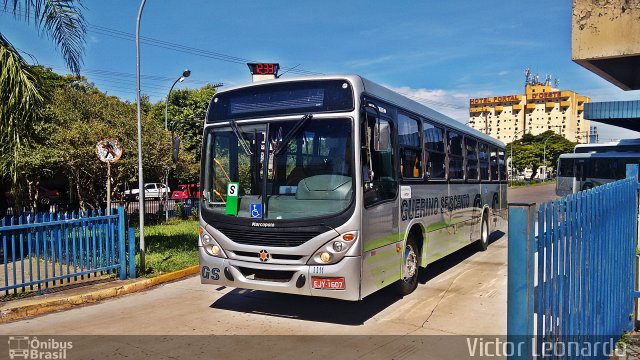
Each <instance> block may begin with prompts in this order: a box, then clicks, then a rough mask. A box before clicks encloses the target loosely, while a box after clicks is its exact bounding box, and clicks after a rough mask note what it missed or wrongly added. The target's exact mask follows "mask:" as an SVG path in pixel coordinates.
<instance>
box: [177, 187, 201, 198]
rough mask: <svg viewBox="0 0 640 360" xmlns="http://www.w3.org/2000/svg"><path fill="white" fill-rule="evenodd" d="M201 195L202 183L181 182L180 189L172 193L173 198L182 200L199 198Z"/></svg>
mask: <svg viewBox="0 0 640 360" xmlns="http://www.w3.org/2000/svg"><path fill="white" fill-rule="evenodd" d="M199 197H200V184H181V185H178V190H174V191H173V193H172V194H171V198H172V199H173V200H181V199H187V198H199Z"/></svg>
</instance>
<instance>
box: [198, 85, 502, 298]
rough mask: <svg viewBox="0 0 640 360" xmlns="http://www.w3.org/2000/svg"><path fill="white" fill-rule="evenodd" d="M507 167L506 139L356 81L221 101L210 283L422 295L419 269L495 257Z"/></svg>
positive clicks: (208, 195) (231, 92) (214, 129)
mask: <svg viewBox="0 0 640 360" xmlns="http://www.w3.org/2000/svg"><path fill="white" fill-rule="evenodd" d="M504 159H505V158H504V144H503V143H501V142H500V141H497V140H495V139H493V138H491V137H489V136H487V135H484V134H482V133H480V132H479V131H476V130H474V129H472V128H470V127H467V126H465V125H463V124H461V123H460V122H458V121H455V120H453V119H451V118H449V117H447V116H444V115H442V114H440V113H438V112H436V111H434V110H432V109H430V108H428V107H426V106H424V105H421V104H419V103H417V102H415V101H412V100H410V99H408V98H406V97H403V96H401V95H399V94H397V93H395V92H393V91H391V90H389V89H387V88H385V87H382V86H380V85H377V84H375V83H373V82H371V81H368V80H366V79H364V78H361V77H359V76H355V75H347V76H319V77H308V78H297V79H289V78H287V79H276V80H271V81H261V82H256V83H252V84H250V85H246V86H240V87H236V88H232V89H226V90H224V91H220V92H219V93H217V94H216V95H215V96H214V97H213V99H212V101H211V103H210V105H209V109H208V112H207V117H206V120H205V128H204V137H203V147H202V168H201V176H202V178H201V182H200V183H201V185H202V195H201V197H202V198H201V201H200V217H201V219H200V236H199V253H200V270H201V274H200V277H201V281H202V283H204V284H215V285H218V286H220V285H223V286H229V287H236V288H243V289H255V290H263V291H273V292H282V293H291V294H301V295H310V296H323V297H331V298H338V299H344V300H360V299H362V298H364V297H365V296H367V295H369V294H371V293H373V292H375V291H377V290H379V289H381V288H384V287H386V286H388V285H392V286H394V287H395V288H396V289H397V290H398V291H399V292H400V293H401V294H408V293H411V292H412V291H413V290H414V289H415V288H416V286H417V285H418V272H419V269H420V268H422V267H425V266H427V264H429V263H431V262H433V261H435V260H438V259H440V258H442V257H444V256H446V255H448V254H450V253H452V252H454V251H456V250H458V249H460V248H462V247H464V246H466V245H469V244H472V243H475V244H477V246H478V248H479V249H481V250H484V249H486V248H487V246H488V244H489V236H490V234H491V233H492V232H493V231H495V230H497V229H498V227H499V226H500V225H501V223H502V221H503V219H504V217H505V213H506V204H507V196H506V194H507V192H506V190H507V182H506V176H507V173H506V171H505V166H504V165H505V164H504ZM265 164H266V166H265Z"/></svg>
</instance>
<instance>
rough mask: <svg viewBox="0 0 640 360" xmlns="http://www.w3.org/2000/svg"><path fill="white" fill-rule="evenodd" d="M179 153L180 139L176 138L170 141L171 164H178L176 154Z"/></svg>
mask: <svg viewBox="0 0 640 360" xmlns="http://www.w3.org/2000/svg"><path fill="white" fill-rule="evenodd" d="M179 153H180V137H179V136H176V137H174V138H173V139H172V140H171V157H172V159H173V162H174V163H176V162H178V154H179Z"/></svg>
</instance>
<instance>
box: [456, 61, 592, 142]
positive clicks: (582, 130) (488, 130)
mask: <svg viewBox="0 0 640 360" xmlns="http://www.w3.org/2000/svg"><path fill="white" fill-rule="evenodd" d="M526 77H527V81H526V84H525V87H524V94H522V95H506V96H494V97H488V98H477V99H471V100H470V101H469V125H470V126H471V127H472V128H474V129H477V130H479V131H481V132H483V133H485V134H487V135H489V136H491V137H494V138H496V139H498V140H500V141H502V142H504V143H510V142H512V141H514V140H517V139H519V138H521V137H522V135H523V134H525V133H528V134H532V135H538V134H541V133H543V132H545V131H548V130H553V131H554V132H556V133H558V134H560V135H562V136H564V137H565V138H567V139H568V140H570V141H574V142H578V143H586V142H588V141H589V121H588V120H585V119H584V104H585V103H587V102H589V100H590V99H589V98H588V97H586V96H581V95H579V94H578V93H576V92H574V91H570V90H562V91H561V90H558V89H556V88H554V87H552V86H551V84H550V83H551V79H550V77H549V76H547V80H546V82H545V83H541V82H538V81H537V77H533V76H531V74H530V72H529V71H528V70H527V71H526Z"/></svg>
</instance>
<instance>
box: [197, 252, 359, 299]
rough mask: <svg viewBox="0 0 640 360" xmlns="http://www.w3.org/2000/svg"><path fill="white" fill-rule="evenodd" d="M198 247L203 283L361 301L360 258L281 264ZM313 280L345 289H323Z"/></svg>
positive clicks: (327, 285)
mask: <svg viewBox="0 0 640 360" xmlns="http://www.w3.org/2000/svg"><path fill="white" fill-rule="evenodd" d="M199 250H200V281H201V283H202V284H213V285H222V286H228V287H235V288H241V289H251V290H262V291H271V292H279V293H287V294H298V295H309V296H321V297H329V298H335V299H342V300H352V301H355V300H360V268H361V259H360V258H359V257H345V258H344V259H342V261H340V262H339V263H337V264H333V265H280V264H270V263H255V262H248V261H239V260H233V259H223V258H218V257H213V256H210V255H208V254H207V253H205V252H204V250H203V249H202V247H200V249H199ZM314 283H315V286H316V287H320V286H321V284H326V287H343V289H336V288H325V289H320V288H316V287H314ZM336 285H337V286H336Z"/></svg>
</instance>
